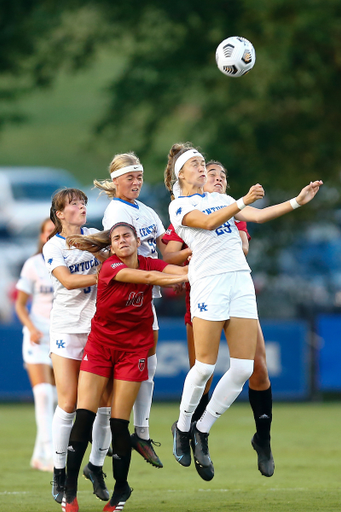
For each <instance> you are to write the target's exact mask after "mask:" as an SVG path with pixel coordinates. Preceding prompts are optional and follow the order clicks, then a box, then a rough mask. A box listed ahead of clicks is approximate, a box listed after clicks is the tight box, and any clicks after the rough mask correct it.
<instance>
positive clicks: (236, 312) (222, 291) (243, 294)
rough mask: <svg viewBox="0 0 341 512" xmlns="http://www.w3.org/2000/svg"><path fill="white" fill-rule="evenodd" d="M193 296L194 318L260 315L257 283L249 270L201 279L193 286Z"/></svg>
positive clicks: (214, 318)
mask: <svg viewBox="0 0 341 512" xmlns="http://www.w3.org/2000/svg"><path fill="white" fill-rule="evenodd" d="M190 298H191V316H192V319H193V318H194V317H198V318H202V319H203V320H210V321H213V322H214V321H215V322H218V321H220V320H228V319H229V318H231V317H236V318H254V319H257V318H258V313H257V302H256V294H255V287H254V285H253V281H252V278H251V275H250V273H249V272H248V271H246V270H245V271H244V270H243V271H239V272H227V273H226V274H218V275H216V276H208V277H203V278H202V279H198V280H197V281H195V282H194V283H193V286H191V296H190Z"/></svg>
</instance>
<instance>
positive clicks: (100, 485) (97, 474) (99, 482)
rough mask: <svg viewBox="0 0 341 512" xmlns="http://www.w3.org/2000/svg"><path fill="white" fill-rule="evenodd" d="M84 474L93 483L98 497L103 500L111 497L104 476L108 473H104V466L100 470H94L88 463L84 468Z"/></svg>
mask: <svg viewBox="0 0 341 512" xmlns="http://www.w3.org/2000/svg"><path fill="white" fill-rule="evenodd" d="M83 476H84V477H85V478H86V479H87V480H90V482H91V483H92V485H93V488H94V491H93V493H94V494H96V496H97V498H99V499H100V500H102V501H107V500H108V499H109V497H110V494H109V491H108V489H107V486H106V485H105V481H104V477H106V476H107V475H106V474H105V473H103V471H102V468H101V469H100V470H99V471H93V470H92V469H90V468H89V464H87V465H86V466H85V467H84V469H83Z"/></svg>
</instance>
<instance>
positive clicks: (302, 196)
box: [296, 180, 323, 206]
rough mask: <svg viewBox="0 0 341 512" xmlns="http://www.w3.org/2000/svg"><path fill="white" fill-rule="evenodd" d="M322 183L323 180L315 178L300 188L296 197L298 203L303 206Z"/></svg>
mask: <svg viewBox="0 0 341 512" xmlns="http://www.w3.org/2000/svg"><path fill="white" fill-rule="evenodd" d="M322 185H323V181H321V180H317V181H311V182H310V183H309V185H307V186H306V187H304V188H302V190H301V192H300V193H299V194H298V196H297V197H296V201H297V202H298V204H299V205H301V206H303V205H304V204H307V203H309V201H311V200H312V199H313V198H314V197H315V196H316V194H317V192H318V191H319V190H320V187H321V186H322Z"/></svg>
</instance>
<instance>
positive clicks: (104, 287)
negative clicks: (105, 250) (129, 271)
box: [89, 255, 167, 352]
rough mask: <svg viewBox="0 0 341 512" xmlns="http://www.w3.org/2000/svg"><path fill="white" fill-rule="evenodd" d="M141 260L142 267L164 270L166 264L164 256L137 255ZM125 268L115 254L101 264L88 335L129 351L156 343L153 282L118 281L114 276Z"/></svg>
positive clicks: (97, 340)
mask: <svg viewBox="0 0 341 512" xmlns="http://www.w3.org/2000/svg"><path fill="white" fill-rule="evenodd" d="M138 261H139V269H140V270H158V271H159V272H162V271H163V269H164V268H165V267H166V266H167V263H165V262H164V261H162V260H159V259H153V258H145V257H144V256H138ZM123 268H128V267H127V266H126V265H125V264H124V263H123V262H122V261H121V260H120V259H119V258H118V257H117V256H115V255H113V256H111V257H110V258H108V259H107V260H106V261H105V262H104V263H103V265H102V268H101V270H100V273H99V276H98V286H97V303H96V313H95V316H94V317H93V319H92V322H91V332H90V334H89V339H94V340H95V341H96V342H98V343H102V344H103V345H109V346H111V347H115V348H117V349H120V350H125V351H127V352H133V351H135V350H136V348H139V349H141V348H142V347H144V348H151V347H152V346H153V344H154V337H153V328H152V327H153V320H154V317H153V311H152V290H153V286H152V285H148V284H132V283H121V282H119V281H116V280H115V279H114V277H115V276H116V274H117V273H118V272H119V271H120V270H122V269H123Z"/></svg>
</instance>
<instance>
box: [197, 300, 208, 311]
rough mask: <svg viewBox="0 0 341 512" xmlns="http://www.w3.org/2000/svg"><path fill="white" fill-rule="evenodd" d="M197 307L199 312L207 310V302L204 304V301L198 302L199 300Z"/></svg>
mask: <svg viewBox="0 0 341 512" xmlns="http://www.w3.org/2000/svg"><path fill="white" fill-rule="evenodd" d="M198 308H199V309H200V312H201V313H202V312H203V311H207V304H205V302H202V303H201V304H200V302H199V304H198Z"/></svg>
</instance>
